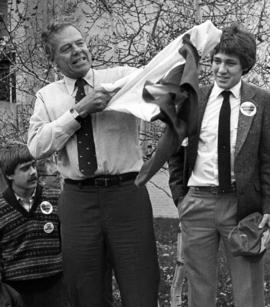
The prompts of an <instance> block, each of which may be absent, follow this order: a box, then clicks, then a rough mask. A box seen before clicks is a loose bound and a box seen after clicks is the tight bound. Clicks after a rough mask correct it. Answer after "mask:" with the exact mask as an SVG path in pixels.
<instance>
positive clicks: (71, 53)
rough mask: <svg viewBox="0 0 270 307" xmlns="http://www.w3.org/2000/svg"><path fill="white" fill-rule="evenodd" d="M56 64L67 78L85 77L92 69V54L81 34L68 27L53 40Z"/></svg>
mask: <svg viewBox="0 0 270 307" xmlns="http://www.w3.org/2000/svg"><path fill="white" fill-rule="evenodd" d="M53 46H54V63H55V64H56V65H57V67H58V69H59V70H60V71H61V72H62V73H63V74H64V75H65V76H67V77H69V78H72V79H78V78H81V77H84V76H85V75H86V74H87V72H88V70H89V69H90V67H91V64H92V60H91V54H90V52H89V50H88V48H87V46H86V43H85V41H84V39H83V37H82V35H81V33H80V32H79V31H78V30H77V29H76V28H74V27H72V26H68V27H66V28H64V29H63V30H62V31H61V32H60V33H58V34H56V35H55V36H54V39H53Z"/></svg>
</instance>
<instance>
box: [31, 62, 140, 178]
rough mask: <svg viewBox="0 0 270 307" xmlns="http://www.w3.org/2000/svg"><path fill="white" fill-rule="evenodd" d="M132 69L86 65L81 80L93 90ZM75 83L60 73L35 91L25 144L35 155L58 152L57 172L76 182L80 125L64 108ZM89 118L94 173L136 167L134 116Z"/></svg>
mask: <svg viewBox="0 0 270 307" xmlns="http://www.w3.org/2000/svg"><path fill="white" fill-rule="evenodd" d="M134 70H136V69H135V68H131V67H127V66H126V67H117V68H111V69H104V70H92V69H90V70H89V72H88V74H87V75H86V77H85V80H86V81H87V82H88V83H89V90H91V86H94V88H98V87H100V83H101V82H108V83H110V82H115V81H116V80H118V79H120V78H122V77H124V76H126V75H128V74H130V73H132V72H134ZM75 82H76V80H73V79H69V78H67V77H64V78H63V79H62V80H60V81H56V82H53V83H51V84H49V85H46V86H45V87H43V88H42V89H40V90H39V91H38V93H37V99H36V103H35V108H34V112H33V115H32V116H31V119H30V127H29V134H28V146H29V149H30V152H31V154H32V155H33V156H34V157H35V158H44V157H47V156H50V155H51V154H53V153H54V152H57V153H58V155H57V165H58V170H59V171H60V173H61V174H62V175H63V177H64V178H70V179H74V180H79V179H83V178H84V175H83V174H82V173H81V172H80V170H79V166H78V153H77V137H76V131H77V130H78V129H79V128H80V124H79V123H78V122H77V121H76V120H75V119H74V118H73V116H72V115H71V113H70V111H69V110H70V108H72V107H74V105H75V95H76V89H75ZM91 116H92V125H93V134H94V141H95V146H96V155H97V163H98V169H97V171H96V175H98V174H121V173H126V172H137V171H139V170H140V168H141V166H142V164H143V160H142V153H141V149H140V146H139V137H138V133H139V121H138V119H137V118H136V117H134V116H133V115H131V114H126V113H120V112H115V111H110V112H98V113H93V114H92V115H91Z"/></svg>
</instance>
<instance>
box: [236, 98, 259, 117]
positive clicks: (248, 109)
mask: <svg viewBox="0 0 270 307" xmlns="http://www.w3.org/2000/svg"><path fill="white" fill-rule="evenodd" d="M240 112H241V113H242V114H243V115H246V116H254V115H255V114H256V112H257V108H256V106H255V104H254V103H253V102H250V101H245V102H243V103H242V104H241V106H240Z"/></svg>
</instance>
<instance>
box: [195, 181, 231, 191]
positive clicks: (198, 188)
mask: <svg viewBox="0 0 270 307" xmlns="http://www.w3.org/2000/svg"><path fill="white" fill-rule="evenodd" d="M190 188H192V189H193V190H194V191H200V192H208V193H211V194H226V193H233V192H235V191H236V184H235V182H234V183H232V184H231V185H230V186H229V187H227V188H221V187H219V186H214V185H210V186H190Z"/></svg>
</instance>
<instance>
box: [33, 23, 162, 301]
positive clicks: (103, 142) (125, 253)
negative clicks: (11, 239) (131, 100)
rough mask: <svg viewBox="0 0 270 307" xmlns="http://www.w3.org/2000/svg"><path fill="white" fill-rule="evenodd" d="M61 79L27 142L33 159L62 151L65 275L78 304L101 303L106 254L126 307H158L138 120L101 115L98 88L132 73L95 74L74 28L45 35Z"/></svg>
mask: <svg viewBox="0 0 270 307" xmlns="http://www.w3.org/2000/svg"><path fill="white" fill-rule="evenodd" d="M43 40H44V43H45V48H46V52H47V54H48V56H49V59H50V60H51V61H52V62H53V63H54V64H55V65H56V66H57V68H58V69H59V70H60V72H61V73H62V74H63V75H64V78H63V79H62V80H60V81H56V82H54V83H52V84H50V85H47V86H45V87H44V88H42V89H41V90H40V91H39V92H38V93H37V99H36V104H35V109H34V113H33V115H32V117H31V120H30V128H29V139H28V145H29V148H30V151H31V153H32V155H33V156H34V157H36V158H42V157H47V156H49V155H51V154H52V153H54V152H57V153H58V169H59V171H60V172H61V174H62V176H63V177H64V180H65V183H64V190H63V192H62V194H61V197H60V204H59V206H60V208H59V211H60V213H59V214H60V221H61V235H62V245H63V257H64V275H65V278H66V281H67V284H68V289H69V293H70V297H71V301H72V304H73V306H74V307H98V306H102V296H103V292H104V274H105V262H106V255H109V260H110V262H111V264H112V267H113V269H114V271H115V275H116V279H117V282H118V284H119V288H120V292H121V298H122V303H123V305H124V306H126V307H155V306H157V293H158V282H159V268H158V261H157V254H156V245H155V236H154V231H153V220H152V208H151V203H150V200H149V196H148V193H147V190H146V189H145V187H142V188H137V187H136V186H135V185H134V179H135V177H136V175H137V173H138V171H139V170H140V168H141V166H142V163H143V161H142V155H141V152H140V149H139V145H138V135H137V134H138V121H137V120H136V118H135V117H134V116H133V115H130V114H124V113H119V112H101V111H103V110H104V108H105V107H106V106H107V103H108V101H109V100H110V98H111V97H110V95H109V94H108V93H107V92H105V91H103V90H99V89H98V88H99V85H100V83H111V82H114V81H116V80H118V79H120V78H122V77H124V76H126V75H128V74H130V73H131V72H133V71H134V69H132V68H129V67H125V68H123V67H116V68H112V69H104V70H94V69H92V68H91V55H90V53H89V51H88V49H87V46H86V43H85V41H84V39H83V37H82V34H81V32H80V31H79V30H78V29H77V28H76V27H74V26H73V25H71V24H60V25H52V26H51V27H49V29H48V31H47V32H45V33H43Z"/></svg>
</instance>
